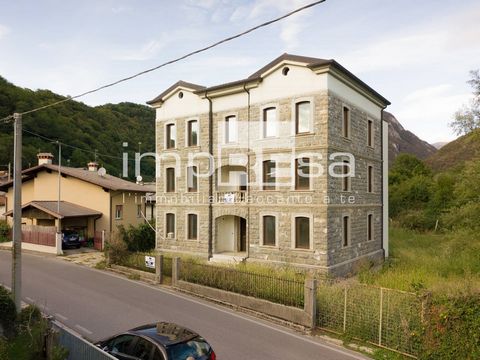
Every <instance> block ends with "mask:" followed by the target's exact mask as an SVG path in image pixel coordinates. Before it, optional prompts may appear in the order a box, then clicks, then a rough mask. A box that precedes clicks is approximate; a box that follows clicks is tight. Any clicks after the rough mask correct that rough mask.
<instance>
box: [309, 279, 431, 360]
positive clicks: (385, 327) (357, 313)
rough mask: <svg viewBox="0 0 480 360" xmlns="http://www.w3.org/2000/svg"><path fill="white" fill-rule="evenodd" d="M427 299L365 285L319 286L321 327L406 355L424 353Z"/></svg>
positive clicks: (318, 316) (318, 314)
mask: <svg viewBox="0 0 480 360" xmlns="http://www.w3.org/2000/svg"><path fill="white" fill-rule="evenodd" d="M424 301H425V300H424V299H422V298H420V297H419V296H418V295H416V294H414V293H409V292H403V291H399V290H393V289H385V288H379V287H374V286H368V285H361V284H354V285H353V284H349V285H335V284H334V285H331V284H319V285H318V287H317V326H318V327H319V328H321V329H324V330H328V331H333V332H336V333H340V334H344V335H347V336H350V337H352V338H357V339H361V340H363V341H367V342H369V343H372V344H375V345H377V346H380V347H385V348H387V349H389V350H393V351H396V352H399V353H402V354H404V355H409V356H411V357H416V356H417V355H418V354H419V351H420V345H421V338H420V335H421V329H422V313H423V308H424Z"/></svg>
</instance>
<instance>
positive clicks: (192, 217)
mask: <svg viewBox="0 0 480 360" xmlns="http://www.w3.org/2000/svg"><path fill="white" fill-rule="evenodd" d="M197 221H198V216H197V215H196V214H188V234H187V238H188V240H197V229H198V227H197V224H198V222H197Z"/></svg>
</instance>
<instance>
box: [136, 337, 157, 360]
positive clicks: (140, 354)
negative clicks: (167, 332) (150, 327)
mask: <svg viewBox="0 0 480 360" xmlns="http://www.w3.org/2000/svg"><path fill="white" fill-rule="evenodd" d="M137 339H138V340H137V342H136V343H135V346H134V348H133V351H132V355H133V356H134V359H135V360H137V359H138V360H150V355H151V354H152V352H153V348H154V346H155V345H153V344H152V343H151V342H150V341H148V340H146V339H144V338H141V337H137Z"/></svg>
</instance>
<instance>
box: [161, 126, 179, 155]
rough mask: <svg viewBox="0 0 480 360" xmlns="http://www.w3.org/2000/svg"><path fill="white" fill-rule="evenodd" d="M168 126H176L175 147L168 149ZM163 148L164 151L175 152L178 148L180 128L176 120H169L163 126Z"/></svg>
mask: <svg viewBox="0 0 480 360" xmlns="http://www.w3.org/2000/svg"><path fill="white" fill-rule="evenodd" d="M168 125H173V126H175V146H174V147H172V148H169V147H168V139H167V126H168ZM163 148H164V150H167V151H169V150H175V149H177V148H178V127H177V121H176V120H169V121H167V122H165V124H164V126H163Z"/></svg>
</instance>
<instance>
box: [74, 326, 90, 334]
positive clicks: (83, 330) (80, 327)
mask: <svg viewBox="0 0 480 360" xmlns="http://www.w3.org/2000/svg"><path fill="white" fill-rule="evenodd" d="M75 327H76V328H77V329H78V330H80V331H81V332H83V333H85V334H88V335H92V334H93V332H91V331H90V330H88V329H86V328H84V327H83V326H80V325H78V324H76V325H75Z"/></svg>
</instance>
